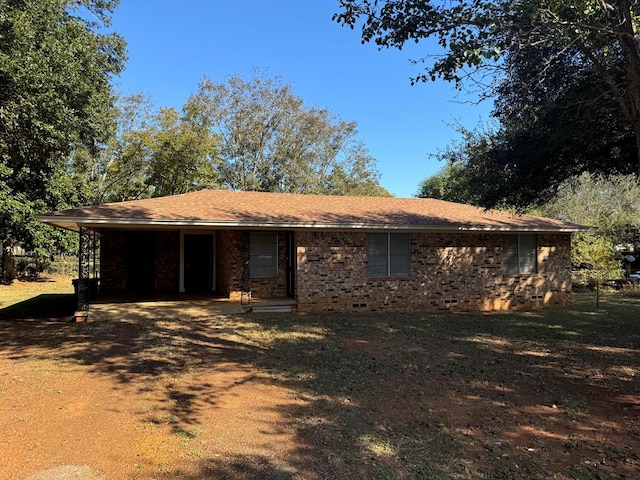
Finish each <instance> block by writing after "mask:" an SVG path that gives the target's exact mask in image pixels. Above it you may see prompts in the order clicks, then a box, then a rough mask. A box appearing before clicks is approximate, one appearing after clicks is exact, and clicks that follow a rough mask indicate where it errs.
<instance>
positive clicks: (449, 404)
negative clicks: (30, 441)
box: [0, 297, 640, 479]
mask: <svg viewBox="0 0 640 480" xmlns="http://www.w3.org/2000/svg"><path fill="white" fill-rule="evenodd" d="M638 312H640V303H639V301H638V299H633V298H624V297H612V298H610V299H608V300H605V301H603V309H602V310H601V311H600V312H598V313H595V312H594V311H593V310H592V308H591V306H590V305H587V304H584V303H580V304H578V305H577V306H576V308H574V309H573V310H570V311H564V312H563V311H553V310H546V311H541V312H535V313H519V314H499V315H446V316H408V315H386V316H384V317H383V316H339V315H332V316H300V317H294V316H291V315H264V316H259V315H225V316H218V317H211V318H207V319H197V320H189V319H172V320H166V321H155V320H137V321H135V322H132V321H126V320H122V319H119V320H114V321H108V322H98V323H93V324H92V323H88V324H68V325H61V324H57V325H56V324H50V323H46V322H29V323H15V322H13V323H11V322H4V323H2V324H0V333H1V336H0V348H2V350H3V351H4V352H5V353H7V354H8V355H9V357H10V358H11V359H14V360H19V359H20V358H24V356H25V355H28V356H36V357H38V356H40V357H41V358H54V359H55V358H57V359H60V360H64V361H67V362H75V363H77V364H81V365H85V366H87V367H88V368H89V370H90V371H91V372H92V373H94V374H98V375H104V376H108V377H109V378H112V379H113V380H114V384H115V388H117V386H118V385H128V386H134V387H135V388H136V389H139V391H140V392H144V391H146V390H147V389H158V388H165V391H164V393H163V395H164V398H165V400H166V402H165V403H164V404H163V405H159V406H158V410H157V411H156V412H153V414H152V416H151V418H147V419H146V421H154V419H155V420H157V421H159V419H160V418H164V417H167V416H171V417H172V418H173V419H174V423H173V428H174V433H176V434H184V432H189V431H191V430H192V429H193V427H194V426H197V425H199V424H200V422H201V418H202V415H203V413H204V412H205V409H207V410H209V409H215V408H217V405H218V400H219V396H220V395H221V394H223V393H224V389H220V387H215V388H214V386H212V385H210V384H207V383H204V382H203V383H197V382H196V383H193V382H191V381H190V382H186V381H182V380H181V379H183V378H185V375H190V376H191V377H189V378H191V379H197V378H198V375H199V374H201V373H204V372H211V371H213V370H218V371H228V372H235V374H237V375H238V380H239V381H242V378H243V375H245V374H246V375H250V373H249V372H255V371H256V370H257V371H258V372H259V375H258V377H257V378H256V377H255V376H252V377H251V378H252V380H251V381H253V382H262V383H265V384H270V385H277V386H281V387H286V388H288V389H290V390H291V391H292V392H295V393H296V395H298V396H299V397H300V398H302V399H304V402H301V403H300V404H298V405H295V406H287V407H279V406H278V405H271V406H269V405H262V406H261V407H263V408H273V409H280V411H279V413H280V414H282V416H283V417H284V418H287V419H288V424H287V426H286V428H287V429H288V430H289V431H290V432H291V435H292V436H293V437H294V439H295V443H296V444H297V445H299V448H298V449H297V450H296V451H295V452H294V454H292V455H290V456H289V457H287V458H277V457H274V456H269V455H253V454H247V455H235V454H231V455H225V456H210V455H208V454H207V452H203V455H202V457H201V458H195V459H193V462H192V466H193V468H195V470H196V472H197V473H195V474H193V476H189V475H191V474H182V473H180V472H172V475H174V476H176V477H177V478H187V479H190V478H193V479H195V478H216V479H227V478H228V479H232V478H234V479H235V478H265V479H290V478H291V479H293V478H305V479H306V478H309V479H312V478H313V479H315V478H337V479H341V478H344V479H347V478H349V479H350V478H380V479H393V478H441V479H445V478H452V479H453V478H458V479H460V478H479V479H506V478H509V479H519V478H541V479H542V478H594V479H595V478H614V477H615V476H619V475H626V476H627V477H629V478H633V477H634V475H637V476H640V454H639V453H638V452H640V422H639V420H638V418H639V417H640V385H639V383H640V382H638V375H640V353H639V350H640V333H639V328H638V327H639V325H638V324H639V323H640V320H639V318H640V315H638ZM167 377H172V378H175V379H176V381H175V382H173V383H172V384H170V385H169V386H166V385H165V386H164V387H160V386H159V383H158V379H159V378H167ZM283 408H284V410H283Z"/></svg>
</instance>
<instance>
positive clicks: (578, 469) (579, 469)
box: [572, 465, 609, 480]
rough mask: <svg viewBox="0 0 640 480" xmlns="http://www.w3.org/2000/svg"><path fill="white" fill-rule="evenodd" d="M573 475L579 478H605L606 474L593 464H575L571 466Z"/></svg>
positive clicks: (600, 479)
mask: <svg viewBox="0 0 640 480" xmlns="http://www.w3.org/2000/svg"><path fill="white" fill-rule="evenodd" d="M572 470H573V472H574V477H575V478H579V479H580V480H606V479H607V478H609V476H608V475H607V474H605V473H604V472H601V471H600V470H598V468H597V467H596V466H594V465H576V466H574V467H573V469H572Z"/></svg>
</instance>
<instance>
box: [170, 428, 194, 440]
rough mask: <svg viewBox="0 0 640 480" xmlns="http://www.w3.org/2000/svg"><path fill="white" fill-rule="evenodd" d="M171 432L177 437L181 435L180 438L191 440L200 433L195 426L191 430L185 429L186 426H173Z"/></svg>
mask: <svg viewBox="0 0 640 480" xmlns="http://www.w3.org/2000/svg"><path fill="white" fill-rule="evenodd" d="M173 433H174V435H177V436H178V437H181V438H183V439H185V440H193V439H194V438H196V437H197V436H198V435H200V432H199V431H198V429H197V428H194V429H191V430H187V429H186V428H182V427H175V428H174V429H173Z"/></svg>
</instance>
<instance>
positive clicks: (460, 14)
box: [334, 0, 640, 172]
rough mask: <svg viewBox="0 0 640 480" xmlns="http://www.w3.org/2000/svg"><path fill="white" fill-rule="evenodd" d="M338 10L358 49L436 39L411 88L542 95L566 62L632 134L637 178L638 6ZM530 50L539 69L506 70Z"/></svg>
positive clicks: (501, 2)
mask: <svg viewBox="0 0 640 480" xmlns="http://www.w3.org/2000/svg"><path fill="white" fill-rule="evenodd" d="M340 5H341V11H340V12H339V13H338V14H336V15H335V16H334V19H335V20H336V21H338V22H339V23H341V24H343V25H348V26H350V27H351V28H353V27H354V26H355V25H357V24H358V23H359V22H360V20H361V19H362V27H361V28H362V41H363V42H369V41H374V42H375V43H376V44H377V45H379V46H380V47H395V48H402V47H403V46H404V45H405V44H406V43H408V42H419V41H421V40H425V39H429V38H434V39H436V40H437V42H438V44H439V45H440V47H441V48H442V50H443V53H442V55H439V56H436V57H435V58H433V56H432V59H433V61H432V63H431V64H430V65H429V66H428V67H427V70H426V73H423V74H420V75H417V76H416V77H415V78H414V82H416V81H426V80H435V79H436V78H443V79H445V80H448V81H452V82H455V84H456V85H457V86H461V85H462V83H463V81H466V82H467V83H468V82H469V81H472V82H476V83H475V85H476V86H478V87H479V88H480V89H481V91H482V92H483V94H484V95H486V96H491V95H493V94H495V93H496V87H497V86H498V85H503V86H504V85H505V84H508V85H510V88H512V89H514V90H515V89H518V90H519V91H520V92H521V94H522V95H523V96H525V95H527V93H528V92H531V91H532V89H534V88H536V87H538V86H542V87H543V88H541V91H542V90H544V86H545V85H546V84H547V81H548V79H550V78H553V77H554V75H553V72H554V71H555V69H556V68H557V67H558V65H563V64H565V65H566V64H568V63H572V64H573V65H574V66H575V67H576V69H577V71H580V72H582V74H583V75H582V76H588V75H591V76H597V77H598V78H599V80H600V83H601V84H602V85H604V86H606V91H607V94H608V95H609V97H610V98H611V99H612V100H613V101H614V102H615V104H616V106H617V108H618V109H619V110H620V113H621V116H622V118H623V119H624V122H625V123H626V124H627V125H628V126H629V128H630V130H631V131H632V132H633V138H634V147H635V148H634V151H635V154H634V167H635V168H634V170H635V171H636V172H640V46H639V44H638V42H637V40H636V33H637V28H638V13H640V12H639V11H638V10H639V9H640V6H639V4H638V2H637V1H636V0H580V1H576V2H560V1H557V0H539V1H536V2H514V1H510V0H497V1H486V0H474V1H467V0H455V1H452V2H435V1H431V0H424V1H408V0H340ZM531 48H534V49H536V50H537V52H536V54H538V55H540V54H541V56H540V57H539V68H538V69H536V72H535V75H532V76H531V77H530V78H529V79H528V80H529V81H523V78H521V77H518V75H517V72H513V71H512V70H510V69H509V67H510V65H512V62H511V61H510V59H511V58H513V57H518V56H520V57H521V56H522V55H523V53H526V52H527V51H528V50H529V49H531ZM427 58H429V57H428V56H427V57H425V58H423V59H420V60H418V61H426V59H427ZM501 76H502V77H501ZM501 78H502V80H501ZM556 78H558V77H556ZM567 81H569V82H571V81H572V78H571V77H569V78H568V79H567Z"/></svg>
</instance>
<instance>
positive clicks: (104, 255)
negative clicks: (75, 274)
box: [100, 230, 127, 293]
mask: <svg viewBox="0 0 640 480" xmlns="http://www.w3.org/2000/svg"><path fill="white" fill-rule="evenodd" d="M126 274H127V237H126V232H123V231H121V230H109V231H106V232H105V233H103V234H102V235H101V236H100V292H101V293H112V292H113V293H117V292H124V291H125V290H126V287H127V277H126Z"/></svg>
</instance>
